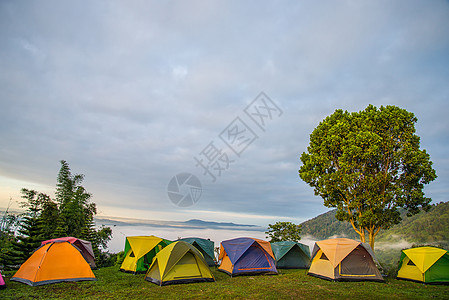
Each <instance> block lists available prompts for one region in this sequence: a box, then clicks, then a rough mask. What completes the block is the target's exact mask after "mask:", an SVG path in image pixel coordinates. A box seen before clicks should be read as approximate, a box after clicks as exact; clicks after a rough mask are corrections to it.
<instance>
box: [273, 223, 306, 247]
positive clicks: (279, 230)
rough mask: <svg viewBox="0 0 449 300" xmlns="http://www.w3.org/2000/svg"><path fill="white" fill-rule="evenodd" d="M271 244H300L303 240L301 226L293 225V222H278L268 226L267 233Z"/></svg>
mask: <svg viewBox="0 0 449 300" xmlns="http://www.w3.org/2000/svg"><path fill="white" fill-rule="evenodd" d="M265 234H267V235H268V236H267V238H270V242H271V243H274V242H284V241H293V242H299V240H300V239H301V236H300V234H301V225H296V224H293V223H292V222H276V223H275V224H268V230H267V231H265Z"/></svg>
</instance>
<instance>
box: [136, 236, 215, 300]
mask: <svg viewBox="0 0 449 300" xmlns="http://www.w3.org/2000/svg"><path fill="white" fill-rule="evenodd" d="M145 280H147V281H150V282H153V283H155V284H157V285H160V286H162V285H167V284H175V283H194V282H210V281H215V278H214V275H212V272H211V271H210V269H209V267H208V266H207V263H206V261H205V260H204V257H203V255H202V254H201V253H200V252H199V251H198V249H197V248H195V247H194V246H193V245H191V244H189V243H187V242H184V241H177V242H174V243H172V244H170V245H168V246H167V247H165V248H164V249H162V250H161V252H159V253H158V254H156V256H155V258H154V260H153V263H152V264H151V266H150V267H149V268H148V272H147V274H146V275H145ZM180 296H181V297H182V296H183V295H180Z"/></svg>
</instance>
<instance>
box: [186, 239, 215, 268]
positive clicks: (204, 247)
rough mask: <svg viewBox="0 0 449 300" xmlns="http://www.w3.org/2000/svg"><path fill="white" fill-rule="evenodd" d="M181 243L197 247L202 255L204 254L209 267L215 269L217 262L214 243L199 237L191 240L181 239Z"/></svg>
mask: <svg viewBox="0 0 449 300" xmlns="http://www.w3.org/2000/svg"><path fill="white" fill-rule="evenodd" d="M179 241H184V242H187V243H189V244H191V245H193V246H195V247H196V248H197V249H198V250H199V251H200V252H201V254H203V256H204V259H205V260H206V262H207V264H208V265H209V267H214V266H215V265H216V264H215V261H214V242H213V241H211V240H206V239H202V238H198V237H191V238H183V239H179Z"/></svg>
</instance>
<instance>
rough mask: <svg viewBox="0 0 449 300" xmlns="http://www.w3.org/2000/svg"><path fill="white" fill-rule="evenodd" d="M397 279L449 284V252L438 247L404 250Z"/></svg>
mask: <svg viewBox="0 0 449 300" xmlns="http://www.w3.org/2000/svg"><path fill="white" fill-rule="evenodd" d="M397 279H403V280H411V281H417V282H423V283H430V284H448V283H449V252H448V251H446V250H443V249H440V248H436V247H417V248H412V249H407V250H402V252H401V258H400V260H399V270H398V276H397Z"/></svg>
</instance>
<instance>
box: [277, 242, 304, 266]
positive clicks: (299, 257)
mask: <svg viewBox="0 0 449 300" xmlns="http://www.w3.org/2000/svg"><path fill="white" fill-rule="evenodd" d="M271 248H272V249H273V253H274V256H275V257H276V268H278V269H307V268H309V266H310V251H309V246H307V245H304V244H301V243H298V242H293V241H284V242H275V243H271Z"/></svg>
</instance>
